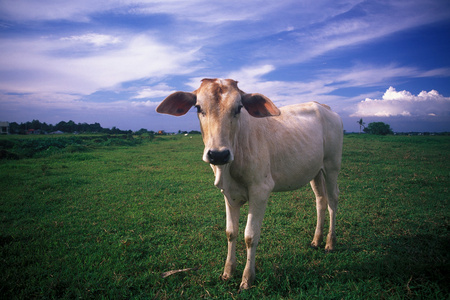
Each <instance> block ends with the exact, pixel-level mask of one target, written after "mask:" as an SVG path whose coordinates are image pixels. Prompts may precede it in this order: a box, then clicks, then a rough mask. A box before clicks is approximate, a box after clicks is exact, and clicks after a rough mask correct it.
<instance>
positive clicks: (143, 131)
mask: <svg viewBox="0 0 450 300" xmlns="http://www.w3.org/2000/svg"><path fill="white" fill-rule="evenodd" d="M146 133H148V130H147V129H145V128H141V129H139V130H138V131H136V132H135V134H137V135H142V134H146Z"/></svg>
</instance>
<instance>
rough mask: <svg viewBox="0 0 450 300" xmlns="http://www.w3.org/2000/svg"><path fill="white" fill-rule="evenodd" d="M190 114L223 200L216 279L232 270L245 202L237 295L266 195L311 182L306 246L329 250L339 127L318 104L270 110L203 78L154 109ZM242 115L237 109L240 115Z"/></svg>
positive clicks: (247, 275) (251, 269) (261, 99)
mask: <svg viewBox="0 0 450 300" xmlns="http://www.w3.org/2000/svg"><path fill="white" fill-rule="evenodd" d="M191 107H196V108H197V113H198V118H199V121H200V128H201V133H202V138H203V142H204V144H205V148H204V151H203V161H205V162H206V163H209V164H210V165H211V167H212V169H213V171H214V175H215V181H214V185H215V186H216V187H218V188H219V189H220V190H221V192H222V194H223V195H224V198H225V208H226V236H227V240H228V255H227V258H226V262H225V268H224V271H223V274H222V276H221V277H222V279H223V280H227V279H229V278H231V277H232V275H233V272H234V271H235V269H236V254H235V252H236V241H237V237H238V227H239V212H240V208H241V206H242V205H243V204H244V203H248V206H249V208H248V217H247V224H246V227H245V235H244V237H245V245H246V248H247V262H246V265H245V269H244V272H243V275H242V281H241V284H240V290H245V289H248V288H250V287H251V285H252V283H253V282H254V279H255V253H256V247H257V245H258V242H259V239H260V234H261V224H262V221H263V217H264V212H265V210H266V206H267V202H268V198H269V195H270V193H271V192H279V191H291V190H296V189H299V188H300V187H302V186H304V185H306V184H307V183H308V182H309V183H310V185H311V187H312V189H313V191H314V194H315V196H316V209H317V225H316V229H315V233H314V238H313V240H312V242H311V247H313V248H318V247H319V246H320V245H321V243H322V241H323V225H324V220H325V212H326V209H327V208H328V211H329V216H330V226H329V232H328V236H327V239H326V245H325V250H326V251H332V250H334V249H335V247H336V234H335V226H336V213H337V206H338V193H339V190H338V185H337V178H338V173H339V170H340V166H341V157H342V141H343V126H342V121H341V118H340V117H339V116H338V114H336V113H335V112H333V111H331V109H330V107H328V106H327V105H323V104H319V103H317V102H308V103H304V104H295V105H289V106H285V107H281V108H277V107H276V106H275V104H274V103H273V102H272V101H271V100H270V99H269V98H267V97H266V96H264V95H262V94H258V93H254V94H246V93H244V92H243V91H241V90H240V89H239V88H238V85H237V81H235V80H232V79H203V80H202V81H201V85H200V87H199V88H198V89H197V90H195V91H194V92H191V93H190V92H175V93H173V94H171V95H169V96H168V97H167V98H165V99H164V100H163V101H162V102H161V103H160V104H159V106H158V107H157V108H156V111H157V112H158V113H163V114H169V115H174V116H181V115H184V114H186V113H187V112H188V111H189V110H190V109H191ZM242 108H244V109H242Z"/></svg>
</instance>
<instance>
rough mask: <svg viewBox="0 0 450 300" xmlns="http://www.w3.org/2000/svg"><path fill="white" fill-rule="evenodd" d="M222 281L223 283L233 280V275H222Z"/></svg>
mask: <svg viewBox="0 0 450 300" xmlns="http://www.w3.org/2000/svg"><path fill="white" fill-rule="evenodd" d="M220 279H222V280H223V281H227V280H229V279H231V275H229V274H222V275H221V276H220Z"/></svg>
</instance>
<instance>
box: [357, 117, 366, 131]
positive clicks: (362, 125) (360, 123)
mask: <svg viewBox="0 0 450 300" xmlns="http://www.w3.org/2000/svg"><path fill="white" fill-rule="evenodd" d="M356 123H358V124H359V133H361V127H364V128H366V126H364V124H366V123H364V122H363V119H362V118H361V119H359V121H356Z"/></svg>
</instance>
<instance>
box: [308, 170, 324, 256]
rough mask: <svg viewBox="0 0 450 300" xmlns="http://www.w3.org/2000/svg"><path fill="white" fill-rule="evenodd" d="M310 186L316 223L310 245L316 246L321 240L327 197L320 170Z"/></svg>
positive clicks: (318, 245)
mask: <svg viewBox="0 0 450 300" xmlns="http://www.w3.org/2000/svg"><path fill="white" fill-rule="evenodd" d="M310 184H311V187H312V189H313V191H314V194H315V195H316V209H317V224H316V231H315V233H314V239H313V241H312V242H311V247H313V248H318V247H320V244H322V241H323V224H324V222H325V212H326V209H327V204H328V199H327V192H326V186H325V178H324V176H323V172H322V171H320V172H319V174H317V176H316V177H315V178H314V179H313V180H311V182H310Z"/></svg>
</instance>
